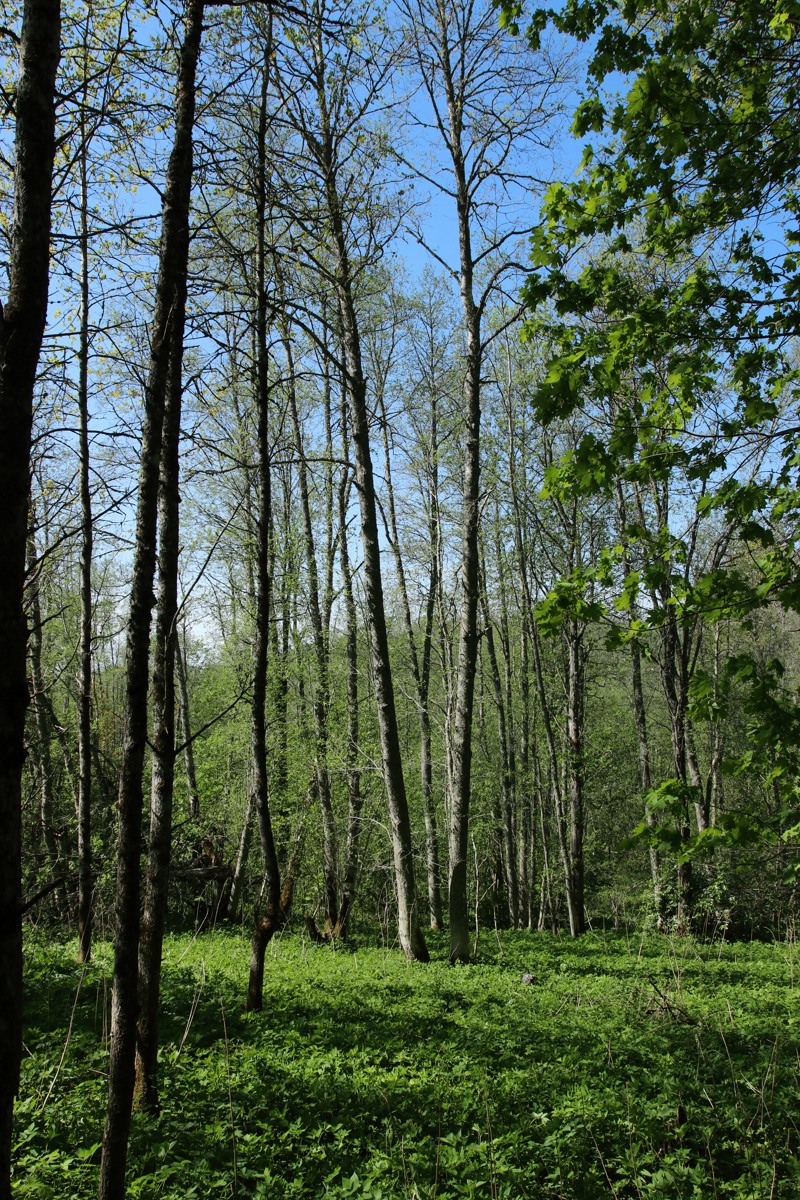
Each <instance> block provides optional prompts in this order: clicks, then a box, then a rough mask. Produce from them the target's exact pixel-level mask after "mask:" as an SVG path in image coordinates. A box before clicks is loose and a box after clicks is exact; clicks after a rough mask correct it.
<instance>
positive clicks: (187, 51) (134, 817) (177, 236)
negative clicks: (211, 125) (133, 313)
mask: <svg viewBox="0 0 800 1200" xmlns="http://www.w3.org/2000/svg"><path fill="white" fill-rule="evenodd" d="M202 18H203V0H189V3H188V5H187V9H186V22H185V29H184V37H183V43H182V45H181V52H180V65H179V71H178V87H177V95H176V106H175V138H174V142H173V147H172V153H171V155H170V160H169V165H168V167H167V178H166V185H165V190H164V204H163V210H162V231H161V252H160V261H159V271H158V280H157V284H156V302H155V312H154V315H153V325H152V330H151V349H150V365H149V371H148V380H147V387H146V389H145V416H144V425H143V428H142V449H141V459H140V467H139V496H138V501H137V509H136V534H135V544H134V558H133V579H132V583H131V600H130V616H129V619H128V636H127V647H126V653H125V679H126V687H125V733H124V746H123V759H122V771H121V777H120V789H119V857H118V866H117V890H116V899H115V906H114V908H115V917H116V941H115V954H114V982H113V992H112V1001H111V1053H110V1057H109V1074H108V1107H107V1110H106V1124H105V1130H104V1132H103V1151H102V1157H101V1161H100V1185H99V1198H100V1200H121V1198H122V1197H123V1196H124V1194H125V1165H126V1160H127V1152H128V1134H129V1131H130V1122H131V1105H132V1102H133V1088H134V1075H135V1070H134V1059H135V1050H136V1017H137V974H138V951H139V929H140V914H139V892H140V876H141V861H140V860H141V822H142V804H143V797H142V775H143V771H144V753H145V746H146V744H147V696H148V683H149V678H148V676H149V650H150V614H151V608H152V605H153V580H154V576H155V555H156V525H157V506H158V489H159V471H160V467H161V449H162V435H163V423H164V407H165V404H166V397H167V388H168V383H169V370H170V365H171V360H172V356H173V354H174V348H175V346H176V344H178V341H179V340H181V341H182V337H183V321H184V315H185V311H186V279H187V271H188V261H189V208H190V199H191V185H192V131H193V126H194V110H195V73H196V68H197V59H198V55H199V51H200V39H201V35H202Z"/></svg>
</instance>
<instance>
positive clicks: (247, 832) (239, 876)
mask: <svg viewBox="0 0 800 1200" xmlns="http://www.w3.org/2000/svg"><path fill="white" fill-rule="evenodd" d="M254 816H255V799H254V793H253V789H252V788H250V787H248V789H247V808H246V809H245V814H244V820H243V822H242V830H241V833H240V834H239V845H238V847H237V850H236V862H235V863H234V867H233V877H232V879H231V890H230V892H229V893H228V895H227V897H226V898H224V900H223V905H224V911H223V910H222V908H221V910H220V919H221V920H224V919H225V918H226V917H227V918H229V919H230V920H231V921H235V920H236V919H237V914H238V912H239V905H240V904H241V902H242V891H243V889H244V881H245V872H246V871H247V863H248V861H249V859H250V847H251V845H252V842H253V817H254Z"/></svg>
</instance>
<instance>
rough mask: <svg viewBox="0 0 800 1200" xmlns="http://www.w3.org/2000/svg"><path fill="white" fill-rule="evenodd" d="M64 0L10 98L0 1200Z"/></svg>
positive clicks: (14, 1001)
mask: <svg viewBox="0 0 800 1200" xmlns="http://www.w3.org/2000/svg"><path fill="white" fill-rule="evenodd" d="M60 14H61V8H60V4H59V3H58V0H25V2H24V4H23V7H22V33H21V39H20V45H19V78H18V83H17V91H16V97H15V116H16V134H15V143H14V212H13V217H12V229H11V250H10V262H9V289H8V297H7V300H6V303H5V308H0V513H2V520H0V561H2V564H3V570H2V576H1V577H0V829H2V831H3V853H2V854H1V855H0V1200H9V1198H10V1196H11V1129H12V1117H13V1109H14V1096H15V1095H16V1092H17V1088H18V1086H19V1065H20V1055H21V1053H22V921H21V910H22V864H21V856H22V828H21V825H22V815H21V813H22V765H23V761H24V758H25V712H26V709H27V706H28V687H27V678H26V646H27V629H26V626H25V615H24V607H23V603H24V601H23V593H24V587H25V548H26V544H27V539H28V501H29V493H30V478H29V473H30V453H31V426H32V421H33V390H34V385H35V381H36V368H37V365H38V362H39V353H40V351H41V345H42V336H43V334H44V327H45V321H46V318H47V295H48V287H49V270H50V205H51V193H52V174H53V158H54V155H55V99H54V98H55V80H56V71H57V68H58V61H59V54H60V37H61V25H60V20H61V17H60Z"/></svg>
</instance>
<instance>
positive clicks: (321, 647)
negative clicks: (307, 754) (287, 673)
mask: <svg viewBox="0 0 800 1200" xmlns="http://www.w3.org/2000/svg"><path fill="white" fill-rule="evenodd" d="M281 338H282V341H283V349H284V354H285V355H286V364H287V380H286V384H287V388H288V392H289V407H290V411H291V417H292V428H293V430H294V441H295V451H296V454H297V477H298V483H299V485H300V509H301V513H302V517H303V540H304V545H305V554H306V570H307V572H308V605H309V612H310V616H311V632H312V636H313V638H314V652H315V656H316V660H317V681H316V689H315V692H314V703H313V705H312V708H313V712H314V733H315V750H314V767H315V773H316V779H317V796H318V798H319V806H320V812H321V814H322V873H323V878H324V881H325V928H326V930H327V931H328V932H329V933H330V932H331V931H332V930H333V929H335V928H336V925H337V923H338V909H339V901H338V853H337V848H336V821H335V819H334V815H333V803H332V800H331V781H330V774H329V771H328V709H329V707H330V688H329V683H328V639H327V636H326V629H325V627H324V625H323V619H322V609H321V607H320V600H319V572H318V570H317V552H316V546H315V544H314V528H313V524H312V521H311V499H310V495H309V487H308V471H307V469H306V460H305V451H304V448H303V436H302V432H301V429H300V416H299V414H298V411H297V390H296V388H295V372H294V354H293V352H292V343H291V339H290V337H289V326H288V322H286V321H285V320H284V321H283V322H282V328H281Z"/></svg>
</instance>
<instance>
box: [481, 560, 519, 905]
mask: <svg viewBox="0 0 800 1200" xmlns="http://www.w3.org/2000/svg"><path fill="white" fill-rule="evenodd" d="M484 579H485V573H484ZM481 604H482V607H483V622H484V626H485V640H486V649H487V652H488V656H489V673H490V675H491V679H492V688H493V691H494V701H495V708H496V709H497V735H498V740H499V744H500V767H501V784H500V786H501V791H502V797H503V803H502V808H501V810H500V828H499V830H498V833H499V834H500V835H501V838H502V846H503V855H502V860H503V875H504V877H505V885H506V899H507V901H508V917H509V921H510V923H511V926H512V928H513V927H514V926H516V924H517V920H518V916H519V881H518V877H517V855H516V846H515V843H514V829H513V821H512V812H513V807H514V797H513V791H512V777H511V768H510V764H509V757H508V735H507V722H506V705H505V697H504V695H503V685H502V682H501V679H500V667H499V665H498V662H497V650H496V649H495V644H494V629H493V626H492V620H491V615H490V613H489V603H488V600H487V599H486V590H485V587H484V588H482V589H481Z"/></svg>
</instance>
